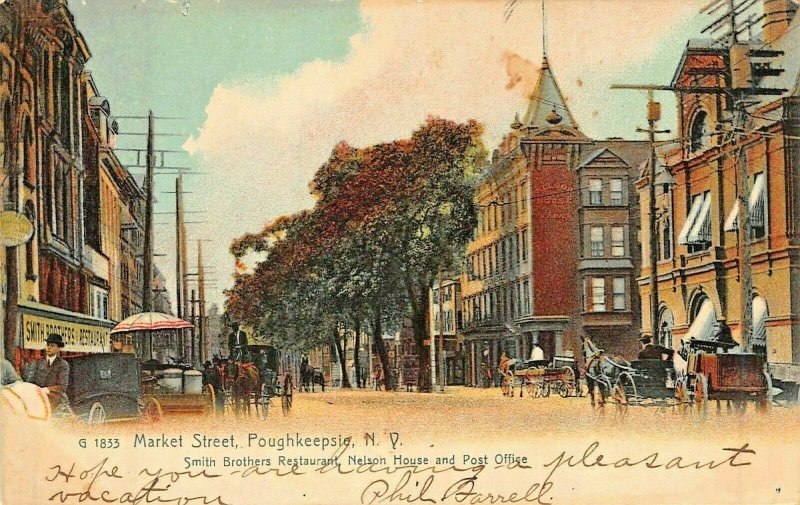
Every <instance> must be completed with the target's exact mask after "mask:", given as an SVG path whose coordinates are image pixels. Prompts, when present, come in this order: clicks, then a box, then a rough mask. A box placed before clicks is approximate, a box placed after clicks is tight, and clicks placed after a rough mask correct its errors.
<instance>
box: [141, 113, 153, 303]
mask: <svg viewBox="0 0 800 505" xmlns="http://www.w3.org/2000/svg"><path fill="white" fill-rule="evenodd" d="M154 128H155V119H154V118H153V111H152V110H151V111H149V112H148V114H147V154H146V158H145V159H146V161H145V164H146V169H147V172H146V173H145V193H146V200H145V205H144V265H143V268H142V270H143V275H144V286H143V287H142V312H150V311H152V310H153V170H154V167H153V165H154V160H155V158H154V155H153V130H154Z"/></svg>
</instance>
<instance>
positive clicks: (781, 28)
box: [763, 0, 797, 44]
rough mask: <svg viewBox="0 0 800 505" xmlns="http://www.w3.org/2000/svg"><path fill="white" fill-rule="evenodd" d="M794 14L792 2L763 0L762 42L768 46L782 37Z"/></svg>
mask: <svg viewBox="0 0 800 505" xmlns="http://www.w3.org/2000/svg"><path fill="white" fill-rule="evenodd" d="M796 12H797V5H796V4H795V3H794V2H792V0H764V25H763V29H764V42H766V43H767V44H770V43H772V42H774V41H776V40H777V39H779V38H780V37H782V36H783V34H784V33H786V29H787V28H789V23H791V22H792V18H794V15H795V13H796Z"/></svg>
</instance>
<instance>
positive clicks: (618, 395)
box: [611, 359, 686, 405]
mask: <svg viewBox="0 0 800 505" xmlns="http://www.w3.org/2000/svg"><path fill="white" fill-rule="evenodd" d="M612 386H613V388H612V391H611V396H612V397H613V399H614V401H615V402H617V403H618V404H622V405H630V404H634V405H647V404H653V405H666V404H674V403H677V402H682V401H684V400H685V399H686V387H685V380H684V379H679V378H678V376H677V373H676V371H675V366H674V364H673V362H672V361H671V360H662V359H640V360H636V361H631V362H630V365H629V366H628V367H626V368H624V369H622V370H621V372H620V373H619V375H618V376H617V379H616V382H615V383H614V384H613V385H612Z"/></svg>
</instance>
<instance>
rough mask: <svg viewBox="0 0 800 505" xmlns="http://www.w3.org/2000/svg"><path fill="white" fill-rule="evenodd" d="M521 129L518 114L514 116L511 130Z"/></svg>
mask: <svg viewBox="0 0 800 505" xmlns="http://www.w3.org/2000/svg"><path fill="white" fill-rule="evenodd" d="M520 128H522V122H521V121H520V120H519V112H517V113H515V114H514V122H513V123H511V129H512V130H519V129H520Z"/></svg>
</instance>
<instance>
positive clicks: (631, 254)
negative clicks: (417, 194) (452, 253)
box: [462, 58, 649, 384]
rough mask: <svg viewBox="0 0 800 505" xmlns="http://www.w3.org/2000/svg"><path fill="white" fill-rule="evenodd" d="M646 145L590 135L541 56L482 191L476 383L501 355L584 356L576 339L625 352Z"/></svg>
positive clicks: (471, 251) (469, 284)
mask: <svg viewBox="0 0 800 505" xmlns="http://www.w3.org/2000/svg"><path fill="white" fill-rule="evenodd" d="M648 154H649V148H648V145H647V144H645V143H643V142H636V141H626V140H622V139H608V140H592V139H590V138H588V137H587V136H586V135H584V134H583V133H582V132H581V130H580V128H579V127H578V124H577V122H576V121H575V120H574V118H573V117H572V114H571V112H570V110H569V108H568V107H567V104H566V101H565V100H564V97H563V95H562V93H561V90H560V89H559V86H558V83H557V81H556V79H555V76H554V74H553V71H552V69H551V68H550V64H549V62H548V60H547V58H545V59H544V60H543V62H542V67H541V71H540V75H539V80H538V82H537V85H536V88H535V90H534V93H533V94H532V96H531V99H530V102H529V106H528V109H527V112H526V113H525V115H524V117H523V118H522V120H519V119H516V120H515V121H514V124H513V125H512V131H511V132H510V133H509V134H508V136H507V137H506V138H505V140H504V141H503V143H502V144H501V146H500V148H499V149H498V151H496V152H495V155H494V156H493V159H492V163H491V165H490V166H489V167H488V169H487V171H486V173H485V174H484V176H483V178H482V180H481V181H480V184H479V186H478V189H477V203H478V205H479V206H480V208H481V213H480V216H479V224H478V229H477V230H476V233H475V240H474V241H473V242H472V243H470V244H469V245H468V248H467V258H466V266H467V268H466V270H467V273H466V274H465V275H464V277H463V278H462V283H463V287H462V299H463V303H464V309H463V310H464V314H465V315H464V324H465V331H464V335H465V339H466V342H467V346H468V352H469V355H470V362H471V363H472V365H471V367H470V372H469V379H470V383H471V384H480V383H483V382H485V381H484V380H483V377H484V376H485V374H486V370H487V369H488V370H494V369H495V368H496V364H497V362H498V359H499V355H500V353H501V352H502V351H505V352H507V353H508V354H509V355H510V356H512V357H513V356H517V357H526V358H527V356H528V354H529V353H530V349H531V346H532V344H533V342H538V343H539V344H540V345H541V346H542V348H543V349H544V351H545V354H546V356H547V357H548V358H551V357H553V356H554V355H560V354H564V353H569V352H573V353H577V352H578V351H579V348H578V340H577V335H578V334H579V333H581V334H585V335H588V336H589V337H591V338H592V339H594V340H595V341H596V342H597V343H598V344H599V345H601V346H602V347H604V348H606V349H609V350H611V351H614V352H619V353H623V354H629V353H631V352H632V351H633V350H635V349H636V346H637V342H636V338H637V337H638V335H639V327H640V325H639V318H638V317H637V314H638V311H639V306H640V303H639V296H638V291H637V290H636V289H634V287H635V279H636V276H637V275H638V273H639V268H640V263H641V261H640V254H639V243H638V239H637V237H638V226H639V219H638V198H637V193H636V190H635V186H634V185H633V184H634V182H635V181H636V180H637V179H638V167H639V165H640V163H641V162H642V161H643V160H645V159H646V158H647V156H648Z"/></svg>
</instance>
